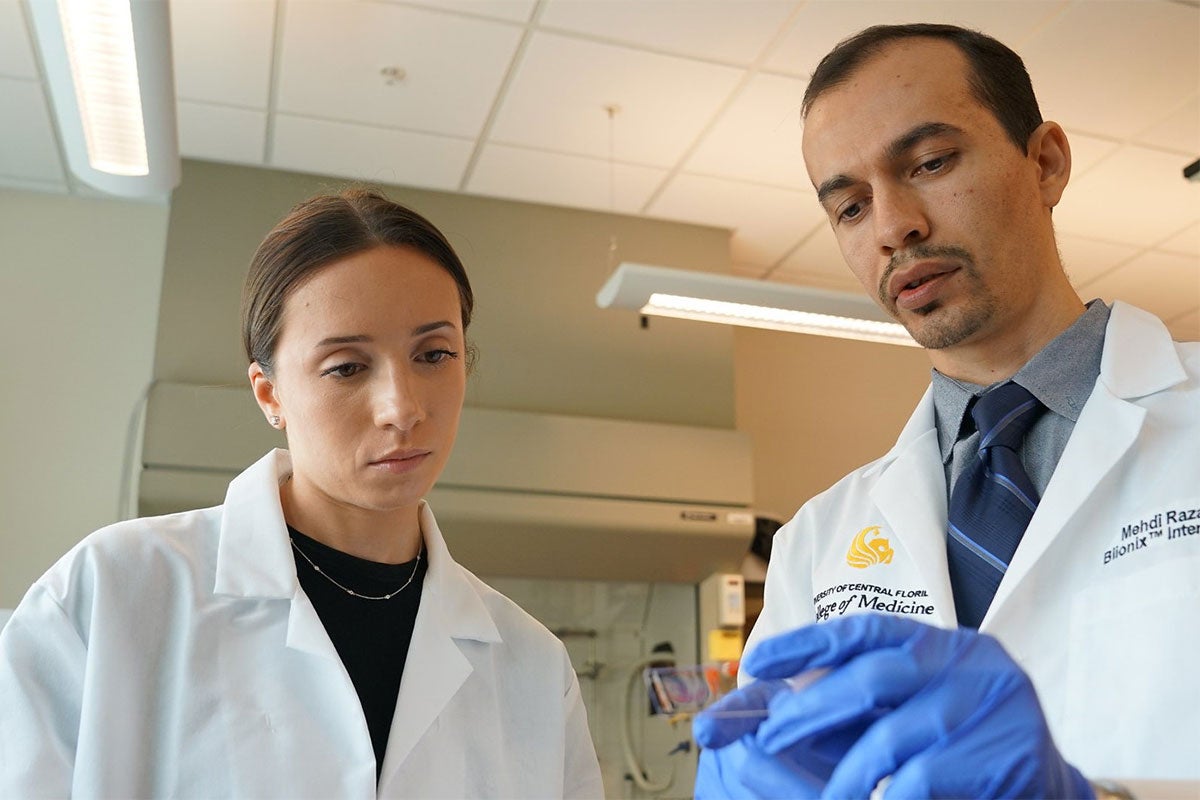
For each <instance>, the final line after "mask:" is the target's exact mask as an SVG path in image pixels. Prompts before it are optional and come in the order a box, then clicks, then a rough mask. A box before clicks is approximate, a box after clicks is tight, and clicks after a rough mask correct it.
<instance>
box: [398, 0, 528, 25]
mask: <svg viewBox="0 0 1200 800" xmlns="http://www.w3.org/2000/svg"><path fill="white" fill-rule="evenodd" d="M536 4H537V3H536V0H416V2H413V3H412V5H418V6H427V7H429V8H436V9H438V10H439V11H456V12H461V13H464V14H475V15H476V16H480V17H492V18H493V19H503V20H508V21H509V22H520V23H525V22H528V21H529V18H530V17H531V16H533V7H534V6H535V5H536Z"/></svg>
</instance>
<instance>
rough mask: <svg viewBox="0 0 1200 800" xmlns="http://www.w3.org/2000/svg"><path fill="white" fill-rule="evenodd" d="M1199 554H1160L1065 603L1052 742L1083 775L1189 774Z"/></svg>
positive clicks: (1198, 756) (1199, 684)
mask: <svg viewBox="0 0 1200 800" xmlns="http://www.w3.org/2000/svg"><path fill="white" fill-rule="evenodd" d="M1198 576H1200V554H1193V553H1188V554H1186V555H1181V556H1179V557H1176V558H1171V559H1167V560H1160V561H1158V563H1155V564H1152V565H1150V566H1147V567H1146V568H1144V569H1141V570H1138V571H1137V572H1134V573H1133V574H1130V575H1125V576H1122V577H1118V578H1114V579H1113V580H1111V581H1106V582H1102V583H1099V584H1096V585H1094V586H1091V587H1089V588H1088V589H1087V590H1085V591H1083V592H1080V593H1079V594H1078V595H1076V597H1075V598H1074V599H1073V601H1072V604H1071V616H1070V629H1069V631H1068V642H1069V645H1070V647H1069V651H1068V657H1067V698H1066V713H1067V718H1068V719H1069V720H1070V725H1069V726H1068V728H1069V730H1070V732H1071V733H1069V734H1068V735H1066V736H1064V737H1063V738H1062V741H1060V742H1059V744H1060V746H1061V748H1062V750H1063V752H1064V753H1065V754H1066V756H1067V758H1068V759H1074V760H1075V763H1076V766H1078V767H1079V768H1080V769H1081V770H1082V771H1083V772H1084V774H1085V775H1092V776H1099V777H1105V776H1107V777H1116V778H1162V779H1173V778H1187V777H1194V776H1195V770H1196V763H1197V761H1198V760H1200V745H1198V744H1197V740H1196V737H1195V734H1196V730H1195V724H1196V720H1197V719H1200V680H1197V676H1196V674H1195V665H1196V664H1197V663H1200V611H1198V609H1200V581H1198V580H1197V577H1198Z"/></svg>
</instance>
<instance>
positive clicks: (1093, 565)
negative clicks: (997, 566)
mask: <svg viewBox="0 0 1200 800" xmlns="http://www.w3.org/2000/svg"><path fill="white" fill-rule="evenodd" d="M945 480H946V479H945V473H944V472H943V468H942V459H941V453H940V450H939V448H938V441H937V431H936V429H935V425H934V409H933V399H932V397H931V395H930V394H929V393H926V395H925V397H924V399H922V401H921V403H920V405H918V406H917V409H916V412H915V413H914V414H913V416H912V418H911V419H910V420H909V422H908V424H907V426H906V427H905V428H904V431H903V432H902V433H901V434H900V438H899V441H898V442H897V443H896V445H895V447H893V448H892V450H891V451H890V452H889V453H888V454H887V455H885V456H884V457H883V458H881V459H880V460H878V461H876V462H874V463H872V464H869V465H867V466H866V467H863V468H862V469H859V470H857V471H855V472H853V473H851V474H850V475H849V476H847V477H846V478H844V479H843V480H842V481H840V482H839V483H838V484H837V485H835V486H834V487H833V488H831V489H830V490H829V491H827V492H825V493H824V494H822V495H820V496H818V497H816V498H814V499H813V500H812V501H810V502H809V503H807V504H806V505H805V506H804V507H803V508H802V509H800V511H799V513H798V514H797V515H796V517H795V518H794V519H793V520H792V521H791V522H789V523H788V524H787V525H786V526H785V527H784V528H782V529H781V530H780V531H779V532H778V533H777V534H776V536H775V543H774V549H773V552H772V556H771V563H770V567H769V569H768V572H767V584H766V601H765V609H764V612H763V614H762V616H761V617H760V618H759V621H758V623H757V625H756V627H755V629H754V632H753V634H752V635H751V637H750V640H749V642H748V643H747V649H749V648H752V647H753V646H754V644H755V643H756V642H758V641H760V640H761V639H763V638H764V637H766V636H769V635H771V634H774V633H778V632H781V631H783V630H788V629H791V628H794V627H797V626H799V625H804V624H807V623H810V622H813V621H814V620H816V619H827V618H829V617H833V616H839V615H841V614H850V613H861V612H865V611H872V610H875V611H882V612H885V613H899V614H904V615H906V616H910V617H913V618H916V619H919V620H922V621H925V622H929V623H931V624H934V625H940V626H943V627H954V626H955V625H956V618H955V612H954V599H953V597H952V595H951V591H950V582H949V578H948V573H947V567H946V533H945V532H946V483H945ZM852 550H853V551H854V557H851V551H852ZM980 629H981V630H983V631H986V632H988V633H991V634H993V635H995V636H996V637H998V638H999V639H1000V640H1001V641H1002V642H1003V643H1004V645H1005V647H1006V648H1007V649H1008V651H1009V652H1010V653H1011V654H1012V655H1013V656H1014V657H1015V658H1016V660H1017V661H1018V662H1019V663H1020V664H1021V665H1022V666H1023V667H1024V668H1025V669H1026V670H1027V671H1028V672H1029V674H1030V676H1031V677H1032V679H1033V682H1034V685H1035V686H1036V687H1037V690H1038V696H1039V698H1040V700H1041V702H1042V706H1043V708H1044V710H1045V713H1046V717H1047V719H1048V721H1049V723H1050V727H1051V730H1052V731H1053V733H1054V736H1055V738H1056V740H1057V742H1058V744H1059V747H1060V749H1061V750H1062V751H1063V753H1064V755H1065V756H1066V757H1067V758H1068V760H1070V761H1071V762H1072V763H1074V764H1075V765H1076V766H1078V767H1079V768H1080V769H1081V770H1082V771H1083V772H1084V774H1086V775H1091V776H1097V777H1105V776H1107V777H1115V778H1129V779H1132V778H1158V779H1195V778H1200V680H1197V677H1196V669H1195V667H1196V665H1197V664H1200V345H1198V344H1196V343H1189V344H1178V343H1174V342H1172V341H1171V339H1170V335H1169V334H1168V332H1167V330H1166V328H1165V327H1164V326H1163V324H1162V323H1161V322H1160V321H1159V320H1158V319H1157V318H1155V317H1153V316H1151V315H1149V314H1147V313H1146V312H1144V311H1141V310H1139V309H1136V308H1133V307H1132V306H1128V305H1123V304H1121V303H1116V304H1115V305H1114V306H1113V309H1112V314H1111V317H1110V319H1109V324H1108V329H1107V333H1106V336H1105V341H1104V354H1103V358H1102V361H1101V367H1100V377H1099V380H1098V381H1097V382H1096V387H1095V389H1094V390H1093V392H1092V395H1091V397H1090V399H1089V400H1088V402H1087V404H1086V405H1085V406H1084V408H1083V410H1082V412H1081V414H1080V417H1079V421H1078V423H1077V424H1076V425H1075V429H1074V432H1073V433H1072V435H1071V439H1070V441H1069V443H1068V444H1067V447H1066V450H1065V451H1064V452H1063V455H1062V459H1061V461H1060V462H1059V464H1058V467H1057V469H1056V470H1055V472H1054V475H1053V477H1052V479H1051V481H1050V483H1049V485H1048V486H1047V487H1046V491H1045V495H1044V497H1043V498H1042V501H1041V503H1040V505H1039V506H1038V508H1037V512H1036V513H1035V515H1034V517H1033V521H1032V522H1031V523H1030V525H1029V528H1028V530H1027V531H1026V533H1025V536H1024V538H1023V539H1022V541H1021V545H1020V547H1019V549H1018V550H1017V552H1016V555H1015V556H1014V557H1013V560H1012V564H1011V566H1010V567H1009V569H1008V572H1007V574H1006V575H1005V577H1004V580H1003V582H1002V583H1001V584H1000V587H999V590H998V591H997V592H996V596H995V599H994V600H993V602H992V606H991V608H990V609H989V611H988V614H987V616H986V618H985V619H984V620H983V624H982V625H981V626H980Z"/></svg>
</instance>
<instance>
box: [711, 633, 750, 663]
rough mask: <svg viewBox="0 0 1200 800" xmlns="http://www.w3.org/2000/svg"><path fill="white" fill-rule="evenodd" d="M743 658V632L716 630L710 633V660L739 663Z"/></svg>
mask: <svg viewBox="0 0 1200 800" xmlns="http://www.w3.org/2000/svg"><path fill="white" fill-rule="evenodd" d="M741 657H742V632H741V631H726V630H721V629H719V628H718V629H715V630H711V631H709V632H708V660H710V661H737V660H738V659H740V658H741Z"/></svg>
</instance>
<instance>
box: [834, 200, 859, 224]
mask: <svg viewBox="0 0 1200 800" xmlns="http://www.w3.org/2000/svg"><path fill="white" fill-rule="evenodd" d="M862 212H863V204H862V203H851V204H850V205H848V206H846V207H845V208H843V209H842V210H841V211H840V212H839V213H838V221H839V222H851V221H852V220H854V219H855V218H856V217H858V216H859V215H860V214H862Z"/></svg>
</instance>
